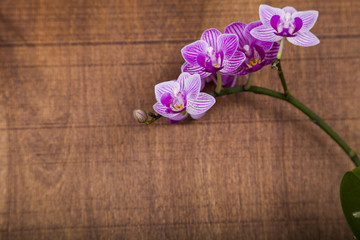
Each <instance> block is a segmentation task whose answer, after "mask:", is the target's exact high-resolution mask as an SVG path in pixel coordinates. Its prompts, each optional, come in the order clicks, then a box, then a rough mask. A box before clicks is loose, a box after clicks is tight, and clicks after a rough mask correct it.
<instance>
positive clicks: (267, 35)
mask: <svg viewBox="0 0 360 240" xmlns="http://www.w3.org/2000/svg"><path fill="white" fill-rule="evenodd" d="M250 34H251V35H252V36H253V37H254V38H256V39H258V40H261V41H265V42H277V41H280V40H281V39H282V38H283V37H282V36H278V35H276V34H275V30H274V29H273V28H272V27H267V26H265V25H261V26H259V27H256V28H254V29H252V30H251V31H250Z"/></svg>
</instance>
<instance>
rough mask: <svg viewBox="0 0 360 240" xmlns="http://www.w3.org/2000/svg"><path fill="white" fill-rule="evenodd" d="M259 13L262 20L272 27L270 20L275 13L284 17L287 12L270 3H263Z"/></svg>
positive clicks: (281, 17)
mask: <svg viewBox="0 0 360 240" xmlns="http://www.w3.org/2000/svg"><path fill="white" fill-rule="evenodd" d="M259 15H260V20H261V22H262V23H263V24H264V25H265V26H267V27H271V24H270V20H271V18H272V17H273V16H274V15H279V16H280V19H283V17H284V15H285V12H284V11H283V10H282V9H280V8H274V7H271V6H269V5H265V4H261V5H260V7H259Z"/></svg>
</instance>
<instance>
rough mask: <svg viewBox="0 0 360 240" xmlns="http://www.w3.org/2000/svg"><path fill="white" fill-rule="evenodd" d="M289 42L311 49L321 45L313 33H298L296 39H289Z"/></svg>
mask: <svg viewBox="0 0 360 240" xmlns="http://www.w3.org/2000/svg"><path fill="white" fill-rule="evenodd" d="M287 40H288V41H289V42H291V43H292V44H295V45H298V46H303V47H311V46H314V45H316V44H319V43H320V40H319V39H318V38H317V37H316V36H315V35H314V34H312V33H311V32H298V33H296V36H295V37H289V38H287Z"/></svg>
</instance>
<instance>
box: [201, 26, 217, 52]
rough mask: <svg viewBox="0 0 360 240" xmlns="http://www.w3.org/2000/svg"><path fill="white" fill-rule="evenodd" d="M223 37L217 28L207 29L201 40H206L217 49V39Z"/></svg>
mask: <svg viewBox="0 0 360 240" xmlns="http://www.w3.org/2000/svg"><path fill="white" fill-rule="evenodd" d="M220 35H221V32H220V31H219V30H217V29H215V28H210V29H207V30H205V31H204V32H203V34H202V35H201V40H204V41H205V42H207V43H208V44H209V46H210V47H212V48H213V49H217V38H218V37H219V36H220Z"/></svg>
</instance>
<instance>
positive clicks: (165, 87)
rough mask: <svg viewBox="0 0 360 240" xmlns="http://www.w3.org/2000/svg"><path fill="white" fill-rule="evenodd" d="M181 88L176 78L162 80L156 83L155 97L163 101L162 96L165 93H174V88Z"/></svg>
mask: <svg viewBox="0 0 360 240" xmlns="http://www.w3.org/2000/svg"><path fill="white" fill-rule="evenodd" d="M175 88H177V89H180V85H179V83H177V82H176V81H175V80H172V81H167V82H162V83H159V84H156V85H155V98H156V101H158V102H161V97H162V95H164V94H165V93H173V92H174V89H175Z"/></svg>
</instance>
